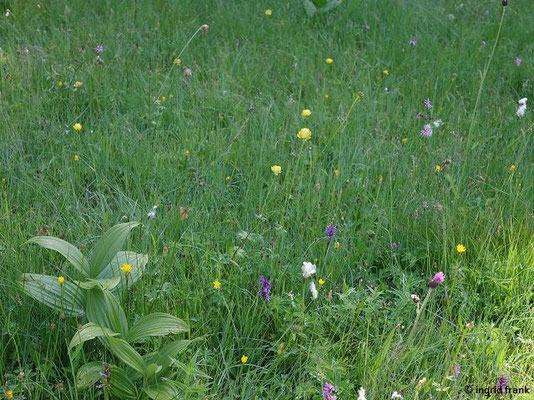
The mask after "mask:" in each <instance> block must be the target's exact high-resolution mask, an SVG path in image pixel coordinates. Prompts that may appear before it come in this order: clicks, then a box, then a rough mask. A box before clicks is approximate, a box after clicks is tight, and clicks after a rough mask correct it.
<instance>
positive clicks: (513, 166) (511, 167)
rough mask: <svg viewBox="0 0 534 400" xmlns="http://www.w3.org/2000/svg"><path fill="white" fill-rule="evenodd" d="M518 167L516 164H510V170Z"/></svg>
mask: <svg viewBox="0 0 534 400" xmlns="http://www.w3.org/2000/svg"><path fill="white" fill-rule="evenodd" d="M516 168H517V167H516V166H515V164H512V165H510V168H509V169H510V171H515V169H516Z"/></svg>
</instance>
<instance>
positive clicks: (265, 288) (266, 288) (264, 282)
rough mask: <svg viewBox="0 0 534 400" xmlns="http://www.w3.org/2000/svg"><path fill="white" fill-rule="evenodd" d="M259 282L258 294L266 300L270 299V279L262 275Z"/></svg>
mask: <svg viewBox="0 0 534 400" xmlns="http://www.w3.org/2000/svg"><path fill="white" fill-rule="evenodd" d="M259 282H260V285H261V289H260V296H261V297H263V299H264V300H265V301H267V302H269V301H271V281H270V280H269V279H267V278H266V277H264V276H263V275H262V276H260V279H259Z"/></svg>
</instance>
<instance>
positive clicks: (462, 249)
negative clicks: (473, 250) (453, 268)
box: [456, 243, 465, 253]
mask: <svg viewBox="0 0 534 400" xmlns="http://www.w3.org/2000/svg"><path fill="white" fill-rule="evenodd" d="M456 251H457V252H458V253H465V246H464V245H463V244H461V243H459V244H457V245H456Z"/></svg>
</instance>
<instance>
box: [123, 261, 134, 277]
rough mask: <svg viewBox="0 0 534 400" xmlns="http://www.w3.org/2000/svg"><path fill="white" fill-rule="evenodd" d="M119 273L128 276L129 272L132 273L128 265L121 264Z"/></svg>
mask: <svg viewBox="0 0 534 400" xmlns="http://www.w3.org/2000/svg"><path fill="white" fill-rule="evenodd" d="M121 271H122V272H124V273H125V274H126V275H128V274H129V273H130V272H132V266H131V265H130V264H128V263H126V264H122V267H121Z"/></svg>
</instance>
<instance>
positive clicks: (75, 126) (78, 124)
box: [73, 122, 83, 131]
mask: <svg viewBox="0 0 534 400" xmlns="http://www.w3.org/2000/svg"><path fill="white" fill-rule="evenodd" d="M73 128H74V130H75V131H81V130H82V129H83V127H82V124H80V123H79V122H76V123H75V124H74V125H73Z"/></svg>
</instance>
